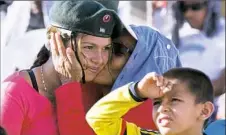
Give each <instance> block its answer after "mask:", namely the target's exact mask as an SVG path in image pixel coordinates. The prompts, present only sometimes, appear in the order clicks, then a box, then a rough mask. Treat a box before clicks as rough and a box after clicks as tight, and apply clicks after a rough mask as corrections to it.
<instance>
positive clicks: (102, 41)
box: [77, 35, 112, 82]
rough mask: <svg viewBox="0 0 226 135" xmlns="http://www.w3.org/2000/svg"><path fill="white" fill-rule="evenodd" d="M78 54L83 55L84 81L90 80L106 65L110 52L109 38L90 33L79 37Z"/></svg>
mask: <svg viewBox="0 0 226 135" xmlns="http://www.w3.org/2000/svg"><path fill="white" fill-rule="evenodd" d="M77 44H78V45H79V47H78V48H79V49H78V52H79V53H78V56H79V57H83V61H81V63H82V65H83V68H84V71H85V77H86V81H87V82H88V81H92V80H94V79H95V78H96V76H97V75H98V74H99V73H100V71H101V70H103V68H104V67H105V66H106V65H107V63H108V60H109V57H110V54H111V49H112V47H111V39H110V38H101V37H95V36H91V35H84V36H82V37H81V38H79V40H78V43H77Z"/></svg>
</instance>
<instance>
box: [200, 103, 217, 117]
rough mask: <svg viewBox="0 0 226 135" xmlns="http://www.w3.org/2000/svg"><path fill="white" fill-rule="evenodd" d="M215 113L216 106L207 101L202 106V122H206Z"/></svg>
mask: <svg viewBox="0 0 226 135" xmlns="http://www.w3.org/2000/svg"><path fill="white" fill-rule="evenodd" d="M213 112H214V105H213V103H212V102H209V101H207V102H205V103H204V104H203V106H202V110H201V114H200V118H201V119H202V120H206V119H208V118H209V117H210V116H211V115H212V114H213Z"/></svg>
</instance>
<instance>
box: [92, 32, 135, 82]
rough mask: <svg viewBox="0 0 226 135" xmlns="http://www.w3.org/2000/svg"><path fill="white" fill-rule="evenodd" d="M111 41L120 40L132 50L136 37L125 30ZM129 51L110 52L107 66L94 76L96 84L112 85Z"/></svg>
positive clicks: (126, 59)
mask: <svg viewBox="0 0 226 135" xmlns="http://www.w3.org/2000/svg"><path fill="white" fill-rule="evenodd" d="M113 42H118V43H119V42H120V43H121V44H123V45H124V46H126V47H127V48H129V49H130V50H134V48H135V46H136V39H134V38H133V37H132V36H131V35H130V34H129V33H128V31H127V30H125V31H123V33H122V34H121V35H120V37H119V38H117V39H114V40H113ZM130 55H131V54H130V53H127V52H126V53H123V54H117V55H116V54H114V53H113V54H112V59H111V60H110V63H109V64H108V66H106V67H105V68H104V70H102V71H101V72H100V74H99V75H98V76H97V78H95V80H94V82H95V83H97V84H102V85H107V86H112V85H113V83H114V81H115V80H116V78H117V76H118V75H119V73H120V72H121V70H122V69H123V67H124V66H125V64H126V63H127V61H128V59H129V57H130Z"/></svg>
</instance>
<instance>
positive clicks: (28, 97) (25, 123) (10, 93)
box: [0, 72, 58, 135]
mask: <svg viewBox="0 0 226 135" xmlns="http://www.w3.org/2000/svg"><path fill="white" fill-rule="evenodd" d="M0 126H2V127H3V128H4V129H5V130H6V132H7V134H8V135H58V131H57V130H58V129H57V122H56V115H55V113H54V109H53V106H52V104H51V102H50V101H49V100H48V99H47V98H46V97H44V96H42V95H40V94H39V93H38V92H37V91H36V90H35V89H34V88H33V87H32V86H30V85H29V84H28V83H27V82H26V81H25V80H24V78H22V77H20V76H19V72H16V73H14V74H13V75H11V76H9V77H8V78H7V79H6V80H5V81H4V82H3V83H2V87H1V108H0Z"/></svg>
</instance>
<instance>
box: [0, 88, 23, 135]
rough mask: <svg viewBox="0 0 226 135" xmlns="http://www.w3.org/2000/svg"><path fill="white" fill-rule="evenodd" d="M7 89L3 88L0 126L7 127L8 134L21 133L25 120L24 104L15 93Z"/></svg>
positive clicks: (18, 134) (15, 134)
mask: <svg viewBox="0 0 226 135" xmlns="http://www.w3.org/2000/svg"><path fill="white" fill-rule="evenodd" d="M3 85H4V84H2V88H3V87H4V86H3ZM6 89H7V90H6ZM6 89H4V88H3V89H1V108H0V126H1V127H2V128H3V129H5V131H6V133H7V135H20V134H21V129H22V125H23V121H24V110H23V106H22V104H21V102H20V100H19V99H18V98H16V97H15V96H14V95H12V94H13V93H12V94H9V93H6V92H5V91H10V90H8V88H6Z"/></svg>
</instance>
